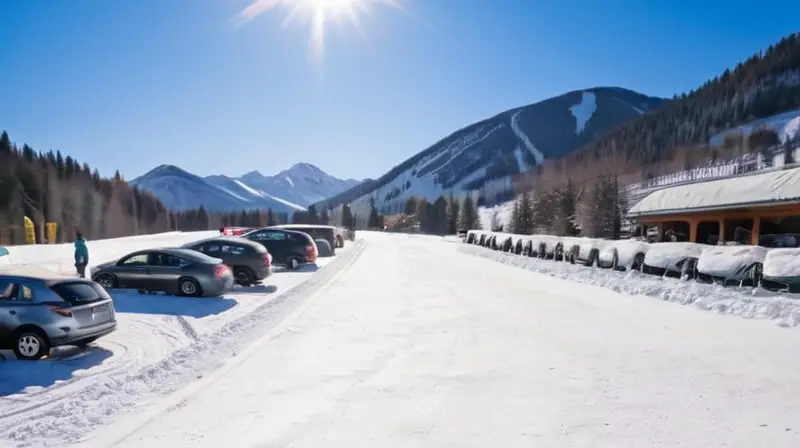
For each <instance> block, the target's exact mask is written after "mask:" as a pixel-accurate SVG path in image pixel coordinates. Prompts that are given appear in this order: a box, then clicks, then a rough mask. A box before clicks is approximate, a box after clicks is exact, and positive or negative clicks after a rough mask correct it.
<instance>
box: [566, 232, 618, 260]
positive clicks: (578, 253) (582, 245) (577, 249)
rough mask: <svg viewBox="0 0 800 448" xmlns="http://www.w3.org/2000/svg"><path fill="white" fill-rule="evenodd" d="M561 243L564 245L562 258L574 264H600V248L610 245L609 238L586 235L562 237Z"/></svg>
mask: <svg viewBox="0 0 800 448" xmlns="http://www.w3.org/2000/svg"><path fill="white" fill-rule="evenodd" d="M561 243H562V244H563V246H564V254H565V255H564V258H565V260H566V261H568V262H570V263H572V264H575V263H581V264H584V265H586V266H594V265H598V266H599V265H600V249H602V248H603V247H605V246H608V245H610V244H611V243H612V242H611V240H603V239H600V238H588V237H563V238H562V239H561Z"/></svg>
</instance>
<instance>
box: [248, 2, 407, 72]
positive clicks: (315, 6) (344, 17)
mask: <svg viewBox="0 0 800 448" xmlns="http://www.w3.org/2000/svg"><path fill="white" fill-rule="evenodd" d="M401 1H402V0H253V2H252V3H251V4H250V5H249V6H248V7H247V8H245V9H244V10H243V11H242V12H241V13H239V15H238V16H237V17H236V20H237V22H238V23H239V24H240V25H242V24H244V23H246V22H249V21H250V20H252V19H254V18H256V17H258V16H260V15H261V14H263V13H265V12H267V11H269V10H271V9H274V8H277V7H283V8H285V9H287V10H288V11H287V13H286V17H285V18H284V20H283V25H284V26H288V25H290V24H292V23H293V22H294V21H295V20H296V19H297V18H298V17H303V18H307V19H308V21H309V26H310V30H309V38H308V50H309V54H310V55H311V56H312V57H313V58H315V59H321V58H322V57H323V56H324V53H325V24H326V23H335V24H339V23H341V22H343V21H347V22H350V24H351V25H352V26H353V27H354V28H355V29H356V31H357V32H358V33H359V34H360V35H361V36H363V35H364V33H363V31H362V29H361V22H360V19H359V18H360V16H361V14H363V13H364V12H367V10H368V9H369V7H370V6H372V5H373V4H378V3H382V4H384V5H388V6H391V7H394V8H395V9H397V10H400V11H403V12H405V9H404V8H403V7H402V6H401V5H400V2H401Z"/></svg>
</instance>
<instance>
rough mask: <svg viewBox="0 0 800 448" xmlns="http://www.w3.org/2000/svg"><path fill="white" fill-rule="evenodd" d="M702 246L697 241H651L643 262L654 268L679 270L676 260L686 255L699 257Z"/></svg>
mask: <svg viewBox="0 0 800 448" xmlns="http://www.w3.org/2000/svg"><path fill="white" fill-rule="evenodd" d="M705 247H710V246H705ZM703 248H704V245H702V244H697V243H684V242H668V243H653V244H651V245H650V249H649V250H648V251H647V253H646V254H645V256H644V263H645V264H646V265H648V266H652V267H654V268H660V269H668V270H670V271H680V268H678V267H677V264H678V262H679V261H681V260H683V259H685V258H688V257H694V258H700V255H701V254H702V253H703Z"/></svg>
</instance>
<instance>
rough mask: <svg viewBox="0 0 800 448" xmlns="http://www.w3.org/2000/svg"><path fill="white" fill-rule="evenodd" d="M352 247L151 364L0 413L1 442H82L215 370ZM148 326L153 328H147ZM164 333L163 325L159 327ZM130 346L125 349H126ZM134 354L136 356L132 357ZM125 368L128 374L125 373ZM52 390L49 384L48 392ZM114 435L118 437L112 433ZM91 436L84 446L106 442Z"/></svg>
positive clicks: (332, 271) (359, 247) (352, 255)
mask: <svg viewBox="0 0 800 448" xmlns="http://www.w3.org/2000/svg"><path fill="white" fill-rule="evenodd" d="M354 245H356V247H354V248H353V249H352V250H348V251H346V252H343V253H342V255H341V257H342V258H339V259H337V260H335V261H333V262H331V263H330V264H328V265H327V266H325V267H323V268H322V269H321V270H320V271H319V273H318V274H315V275H313V276H311V277H310V278H309V279H308V280H306V281H304V282H302V283H301V284H299V285H297V286H295V287H294V288H292V289H290V290H288V291H286V292H285V293H284V294H281V295H279V296H277V297H275V298H274V299H273V300H270V301H268V302H265V303H264V304H263V305H261V306H259V307H258V308H256V309H254V310H253V311H252V312H250V313H248V314H246V315H243V316H241V317H239V318H237V319H235V320H233V321H231V322H229V323H228V324H225V325H224V326H223V327H221V328H219V329H218V330H215V331H213V332H212V333H210V334H207V335H202V336H200V337H199V338H198V339H197V340H196V341H193V342H192V343H191V344H189V345H188V346H184V347H182V348H178V349H177V350H174V351H173V352H171V353H170V354H168V355H166V356H165V357H163V358H162V359H161V360H160V361H158V362H155V363H153V364H151V365H146V366H143V367H141V368H139V369H134V370H133V372H130V370H131V368H132V367H131V366H130V365H129V364H128V365H125V366H122V365H120V366H117V367H115V368H114V369H109V370H106V371H105V375H104V376H102V377H101V376H98V375H92V376H93V378H96V379H97V381H94V382H87V381H75V382H73V383H70V384H74V386H75V387H73V388H70V389H69V390H66V389H65V390H63V391H60V393H59V394H58V395H59V396H57V397H54V398H53V399H49V400H45V401H41V402H35V401H34V400H31V403H29V405H28V406H21V407H18V408H17V409H16V411H14V412H6V413H5V416H4V417H1V418H0V445H4V443H9V442H10V443H12V444H16V446H42V445H46V444H48V443H52V442H53V441H58V442H59V443H60V444H67V443H77V442H80V441H82V440H83V439H84V438H85V437H86V435H87V433H89V432H90V431H92V430H94V429H97V428H98V427H100V426H103V425H106V424H108V423H110V422H111V421H113V420H114V419H115V418H116V417H118V415H119V414H121V413H124V412H129V411H133V410H136V409H137V408H139V407H140V406H141V405H143V404H147V403H148V402H149V401H152V400H154V399H158V398H161V397H163V396H164V395H167V394H170V393H173V392H176V391H178V390H180V389H182V388H184V387H186V385H187V383H191V382H192V381H195V380H197V379H199V378H202V377H203V375H204V374H206V373H210V372H213V371H215V370H218V369H220V368H221V367H223V366H225V365H226V364H228V363H229V361H230V358H231V357H235V356H237V352H240V351H241V350H242V349H244V348H246V347H247V346H249V345H250V344H251V343H252V341H253V340H259V339H261V338H262V337H263V335H264V333H265V332H268V331H270V330H271V329H273V328H274V327H275V326H276V325H279V324H280V323H281V322H282V321H283V320H284V319H285V318H286V317H287V316H288V315H289V314H290V313H291V312H292V311H294V310H295V308H297V307H298V306H300V305H302V304H303V302H304V300H305V298H307V297H309V296H311V295H312V294H313V293H314V292H315V291H317V290H320V289H324V287H325V286H326V284H327V283H329V282H331V281H333V280H334V279H335V276H336V275H337V274H338V273H340V272H343V271H344V270H346V269H347V267H349V266H350V265H351V264H352V263H353V262H355V260H356V259H357V258H358V256H359V255H360V254H361V252H362V251H363V249H364V242H363V240H359V241H356V242H355V243H354ZM146 330H147V331H153V330H154V328H149V329H146ZM162 332H163V330H162ZM173 333H175V334H171V335H168V337H169V338H175V339H183V340H185V338H186V335H185V334H184V331H180V330H178V331H173ZM131 350H133V351H134V352H135V349H132V348H130V346H129V351H131ZM133 359H135V357H134V358H133ZM126 373H127V374H126ZM50 390H52V389H48V391H50ZM116 438H118V436H117V437H116ZM109 445H110V443H98V442H97V441H91V442H90V443H88V445H87V446H109Z"/></svg>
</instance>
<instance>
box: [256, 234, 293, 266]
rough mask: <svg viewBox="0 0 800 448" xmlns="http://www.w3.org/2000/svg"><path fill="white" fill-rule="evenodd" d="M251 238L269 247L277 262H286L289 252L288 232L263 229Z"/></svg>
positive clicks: (268, 249)
mask: <svg viewBox="0 0 800 448" xmlns="http://www.w3.org/2000/svg"><path fill="white" fill-rule="evenodd" d="M249 239H251V240H253V241H256V242H259V243H261V244H262V245H263V246H264V247H266V248H267V251H269V253H270V254H272V259H273V260H274V262H275V263H276V264H285V263H286V257H287V256H288V255H289V253H288V248H289V247H288V245H287V243H288V240H287V237H286V232H282V231H280V230H266V229H265V230H261V231H258V232H255V233H254V234H252V235H251V236H250V237H249Z"/></svg>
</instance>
